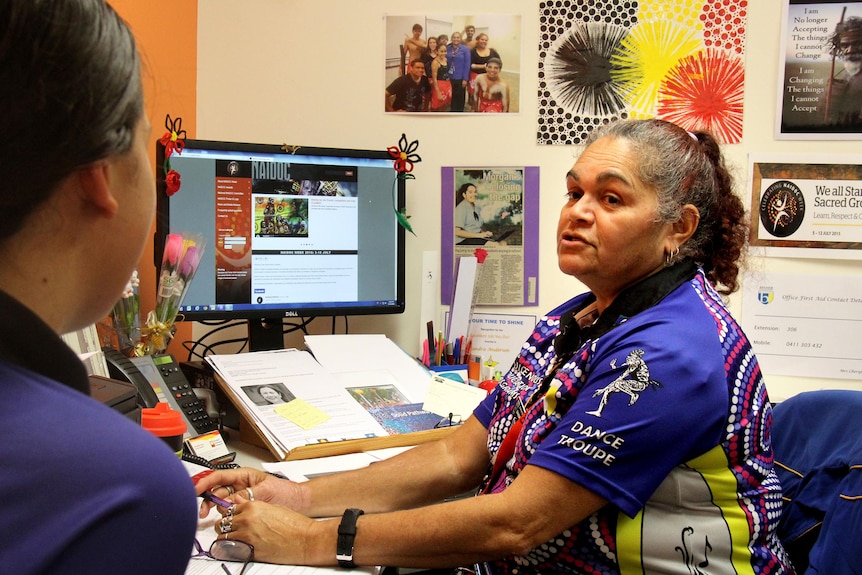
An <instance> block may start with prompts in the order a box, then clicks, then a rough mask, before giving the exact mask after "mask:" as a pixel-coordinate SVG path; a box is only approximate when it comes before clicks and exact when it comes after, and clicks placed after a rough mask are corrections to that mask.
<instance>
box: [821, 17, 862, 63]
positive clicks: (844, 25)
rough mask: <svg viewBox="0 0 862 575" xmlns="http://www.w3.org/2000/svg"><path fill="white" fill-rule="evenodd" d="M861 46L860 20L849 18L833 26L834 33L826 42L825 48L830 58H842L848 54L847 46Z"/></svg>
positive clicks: (861, 25) (861, 27)
mask: <svg viewBox="0 0 862 575" xmlns="http://www.w3.org/2000/svg"><path fill="white" fill-rule="evenodd" d="M850 44H853V45H856V46H858V45H859V44H862V18H860V17H858V16H850V17H848V18H847V19H845V20H843V21H842V22H839V23H838V24H836V25H835V31H834V32H833V33H832V34H831V35H830V36H829V38H828V39H827V41H826V47H827V49H828V50H829V53H830V54H831V55H832V56H838V57H839V58H842V57H844V56H846V55H847V54H848V52H849V50H850V49H849V45H850Z"/></svg>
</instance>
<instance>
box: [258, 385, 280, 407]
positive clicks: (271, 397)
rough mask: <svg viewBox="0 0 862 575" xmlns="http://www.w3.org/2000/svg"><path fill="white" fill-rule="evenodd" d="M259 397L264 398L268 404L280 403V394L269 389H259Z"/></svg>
mask: <svg viewBox="0 0 862 575" xmlns="http://www.w3.org/2000/svg"><path fill="white" fill-rule="evenodd" d="M260 396H261V397H262V398H264V399H265V400H266V401H268V402H269V403H280V402H281V394H280V393H279V392H278V391H276V390H274V389H273V388H271V387H261V388H260Z"/></svg>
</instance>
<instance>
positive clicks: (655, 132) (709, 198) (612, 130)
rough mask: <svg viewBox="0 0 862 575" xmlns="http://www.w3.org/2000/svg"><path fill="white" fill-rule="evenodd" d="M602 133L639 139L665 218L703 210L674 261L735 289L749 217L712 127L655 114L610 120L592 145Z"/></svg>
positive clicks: (644, 168)
mask: <svg viewBox="0 0 862 575" xmlns="http://www.w3.org/2000/svg"><path fill="white" fill-rule="evenodd" d="M603 136H610V137H616V138H623V139H626V140H628V141H630V142H631V143H632V144H634V145H633V146H632V148H631V149H632V151H633V152H634V153H635V155H636V157H635V163H636V167H637V168H636V169H637V174H638V177H639V178H640V180H641V181H642V182H643V183H644V184H646V185H647V186H650V187H651V188H652V189H654V190H655V192H656V195H657V196H658V212H659V214H658V217H659V221H660V222H664V223H670V222H674V221H676V220H678V219H679V217H680V215H681V208H682V206H684V205H686V204H691V205H693V206H695V207H696V208H697V210H698V212H699V213H700V223H699V224H698V227H697V230H696V231H695V233H694V235H693V236H692V237H691V238H690V239H689V240H688V241H687V242H685V244H683V245H682V246H680V250H679V253H678V254H676V255H675V260H677V261H678V260H682V259H691V260H693V261H695V262H697V263H699V264H700V265H701V266H703V269H704V271H705V272H706V274H707V277H708V278H709V279H710V281H711V282H713V283H714V284H715V285H716V287H717V288H718V289H719V291H721V292H722V293H725V294H728V293H732V292H734V291H736V289H737V288H738V287H739V284H738V277H737V276H738V275H739V269H740V265H741V262H742V259H743V255H744V251H745V249H746V245H747V241H748V220H747V218H746V214H745V205H744V204H743V203H742V200H741V199H740V198H739V197H738V196H737V195H736V194H735V193H734V191H733V178H732V177H731V175H730V172H729V171H728V170H727V167H726V166H725V162H724V158H723V157H722V153H721V149H720V148H719V145H718V142H717V141H716V140H715V138H714V137H713V136H712V135H711V134H709V133H708V132H702V131H699V132H694V133H692V132H688V131H686V130H684V129H683V128H680V127H679V126H677V125H675V124H672V123H670V122H666V121H663V120H655V119H653V120H622V121H618V122H613V123H610V124H607V125H605V126H603V127H601V128H599V129H598V130H596V131H595V132H593V133H592V134H590V137H589V138H588V140H587V144H588V145H589V144H591V143H592V142H594V141H596V140H597V139H599V138H601V137H603Z"/></svg>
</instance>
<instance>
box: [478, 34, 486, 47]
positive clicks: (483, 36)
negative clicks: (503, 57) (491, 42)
mask: <svg viewBox="0 0 862 575" xmlns="http://www.w3.org/2000/svg"><path fill="white" fill-rule="evenodd" d="M476 45H477V46H478V47H479V48H483V49H484V48H485V47H486V46H487V45H488V35H487V34H485V33H482V34H479V35H478V36H476Z"/></svg>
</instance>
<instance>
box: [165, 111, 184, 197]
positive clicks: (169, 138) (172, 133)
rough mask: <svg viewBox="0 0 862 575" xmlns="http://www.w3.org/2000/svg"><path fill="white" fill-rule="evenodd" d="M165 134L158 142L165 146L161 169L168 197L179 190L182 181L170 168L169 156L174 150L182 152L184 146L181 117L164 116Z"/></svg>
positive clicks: (178, 152) (177, 173)
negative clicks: (163, 173)
mask: <svg viewBox="0 0 862 575" xmlns="http://www.w3.org/2000/svg"><path fill="white" fill-rule="evenodd" d="M165 129H166V130H167V132H165V135H164V136H162V137H161V138H159V142H160V143H161V144H162V145H163V146H164V147H165V161H164V163H163V164H162V169H163V170H164V172H165V193H166V194H167V195H168V197H170V196H173V195H174V194H176V193H177V192H178V191H180V186H181V185H182V181H181V179H180V174H179V172H177V171H176V170H174V169H172V168H171V156H172V155H173V154H174V152H176V153H177V154H182V153H183V150H184V149H185V147H186V131H185V130H183V119H182V118H177V119H172V118H171V115H170V114H168V115H166V116H165Z"/></svg>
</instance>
